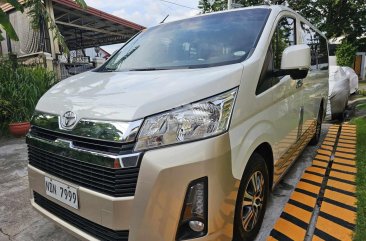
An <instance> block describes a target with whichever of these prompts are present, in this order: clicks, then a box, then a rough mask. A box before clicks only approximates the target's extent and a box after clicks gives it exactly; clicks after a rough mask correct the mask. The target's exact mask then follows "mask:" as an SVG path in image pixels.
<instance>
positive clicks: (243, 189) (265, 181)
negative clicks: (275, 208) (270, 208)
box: [233, 153, 269, 241]
mask: <svg viewBox="0 0 366 241" xmlns="http://www.w3.org/2000/svg"><path fill="white" fill-rule="evenodd" d="M255 177H256V178H257V180H261V181H259V182H257V183H258V184H261V185H260V187H261V188H258V186H257V188H258V191H255V189H254V185H253V182H252V181H254V180H255ZM254 182H255V181H254ZM244 193H247V194H249V195H248V196H251V197H252V198H251V199H250V198H249V199H248V198H246V199H247V200H245V202H246V203H247V205H245V203H244V199H245V198H244ZM268 196H269V177H268V169H267V166H266V162H265V160H264V158H263V157H262V156H261V155H260V154H258V153H253V155H252V156H251V157H250V159H249V162H248V164H247V168H246V169H245V171H244V174H243V177H242V179H241V182H240V186H239V191H238V196H237V198H236V206H235V216H234V235H233V236H234V237H233V241H243V240H245V241H250V240H254V239H255V237H256V236H257V234H258V232H259V230H260V228H261V226H262V222H263V218H264V214H265V212H266V207H267V200H268ZM255 214H256V215H255Z"/></svg>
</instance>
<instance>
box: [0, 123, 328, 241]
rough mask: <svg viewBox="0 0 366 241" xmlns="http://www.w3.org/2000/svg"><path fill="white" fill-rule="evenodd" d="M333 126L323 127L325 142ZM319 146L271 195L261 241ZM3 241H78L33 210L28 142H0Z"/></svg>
mask: <svg viewBox="0 0 366 241" xmlns="http://www.w3.org/2000/svg"><path fill="white" fill-rule="evenodd" d="M328 127H329V125H327V124H325V125H323V131H322V137H321V138H322V139H323V138H324V133H325V130H326V129H328ZM316 149H317V147H310V146H309V147H307V148H306V149H305V151H304V152H303V154H302V155H301V156H300V157H299V159H298V160H297V161H296V163H295V164H294V165H293V167H292V168H291V169H290V171H289V172H288V174H287V175H286V176H285V178H284V179H283V180H282V181H281V182H280V184H279V185H278V186H277V187H276V188H275V190H274V191H273V193H272V194H271V197H270V200H269V204H268V209H267V212H266V216H265V220H264V223H263V226H262V229H261V231H260V233H259V235H258V237H257V241H262V240H266V238H267V237H268V235H269V233H270V232H271V230H272V228H273V225H274V224H275V222H276V220H277V219H278V217H279V216H280V214H281V212H282V209H283V207H284V205H285V204H286V203H287V201H288V199H289V197H290V194H291V193H292V191H293V190H294V187H295V186H296V184H297V182H298V180H299V179H300V177H301V175H302V173H303V171H304V170H305V168H306V167H308V166H311V163H312V160H313V157H314V156H315V153H316ZM0 213H1V215H0V241H8V240H19V241H28V240H29V241H33V240H34V241H50V240H55V241H56V240H57V241H59V240H60V241H61V240H62V241H76V239H75V238H74V237H72V236H71V235H69V234H68V233H67V232H65V231H63V230H62V229H60V228H59V227H57V226H56V225H54V224H53V223H52V222H51V221H49V220H48V219H46V218H44V217H43V216H41V215H40V214H38V213H37V212H36V211H34V210H33V209H32V208H31V205H30V202H29V191H28V177H27V146H26V144H25V141H24V139H0Z"/></svg>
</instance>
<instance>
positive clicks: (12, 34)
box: [0, 8, 19, 41]
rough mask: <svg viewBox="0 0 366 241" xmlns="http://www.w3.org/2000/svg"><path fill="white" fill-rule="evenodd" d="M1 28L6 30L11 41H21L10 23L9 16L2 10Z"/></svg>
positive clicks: (0, 14)
mask: <svg viewBox="0 0 366 241" xmlns="http://www.w3.org/2000/svg"><path fill="white" fill-rule="evenodd" d="M0 26H2V28H3V29H4V30H5V32H6V34H7V35H8V36H9V38H10V39H12V40H15V41H19V38H18V35H17V33H16V32H15V30H14V28H13V26H12V25H11V23H10V20H9V16H8V15H7V14H6V13H5V12H4V11H3V10H2V9H1V8H0Z"/></svg>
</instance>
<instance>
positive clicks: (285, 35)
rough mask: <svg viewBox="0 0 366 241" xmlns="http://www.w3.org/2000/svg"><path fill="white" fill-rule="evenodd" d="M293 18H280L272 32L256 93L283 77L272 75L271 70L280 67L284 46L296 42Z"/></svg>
mask: <svg viewBox="0 0 366 241" xmlns="http://www.w3.org/2000/svg"><path fill="white" fill-rule="evenodd" d="M295 26H296V24H295V19H293V18H290V17H285V18H282V19H281V20H280V21H279V22H278V24H277V27H276V30H275V32H274V34H273V37H272V40H271V44H270V46H269V48H268V51H267V54H266V58H265V60H264V63H263V68H262V72H261V75H260V78H259V82H258V86H257V89H256V94H257V95H258V94H260V93H262V92H264V91H266V90H267V89H269V88H271V87H272V86H274V85H275V84H277V83H278V82H279V80H280V79H281V78H282V77H283V76H282V77H274V76H273V72H274V71H276V70H279V69H281V59H282V53H283V51H284V50H285V48H287V47H289V46H291V45H295V44H296V28H295Z"/></svg>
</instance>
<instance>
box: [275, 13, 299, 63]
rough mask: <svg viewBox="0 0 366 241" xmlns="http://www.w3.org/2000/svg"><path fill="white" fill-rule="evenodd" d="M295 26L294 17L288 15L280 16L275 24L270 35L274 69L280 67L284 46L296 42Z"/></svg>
mask: <svg viewBox="0 0 366 241" xmlns="http://www.w3.org/2000/svg"><path fill="white" fill-rule="evenodd" d="M295 26H296V25H295V19H293V18H289V17H285V18H282V19H281V20H280V21H279V23H278V25H277V29H276V32H275V33H274V35H273V37H272V45H273V51H274V68H275V69H280V68H281V59H282V52H283V51H284V50H285V48H287V47H289V46H291V45H295V44H296V29H295Z"/></svg>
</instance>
